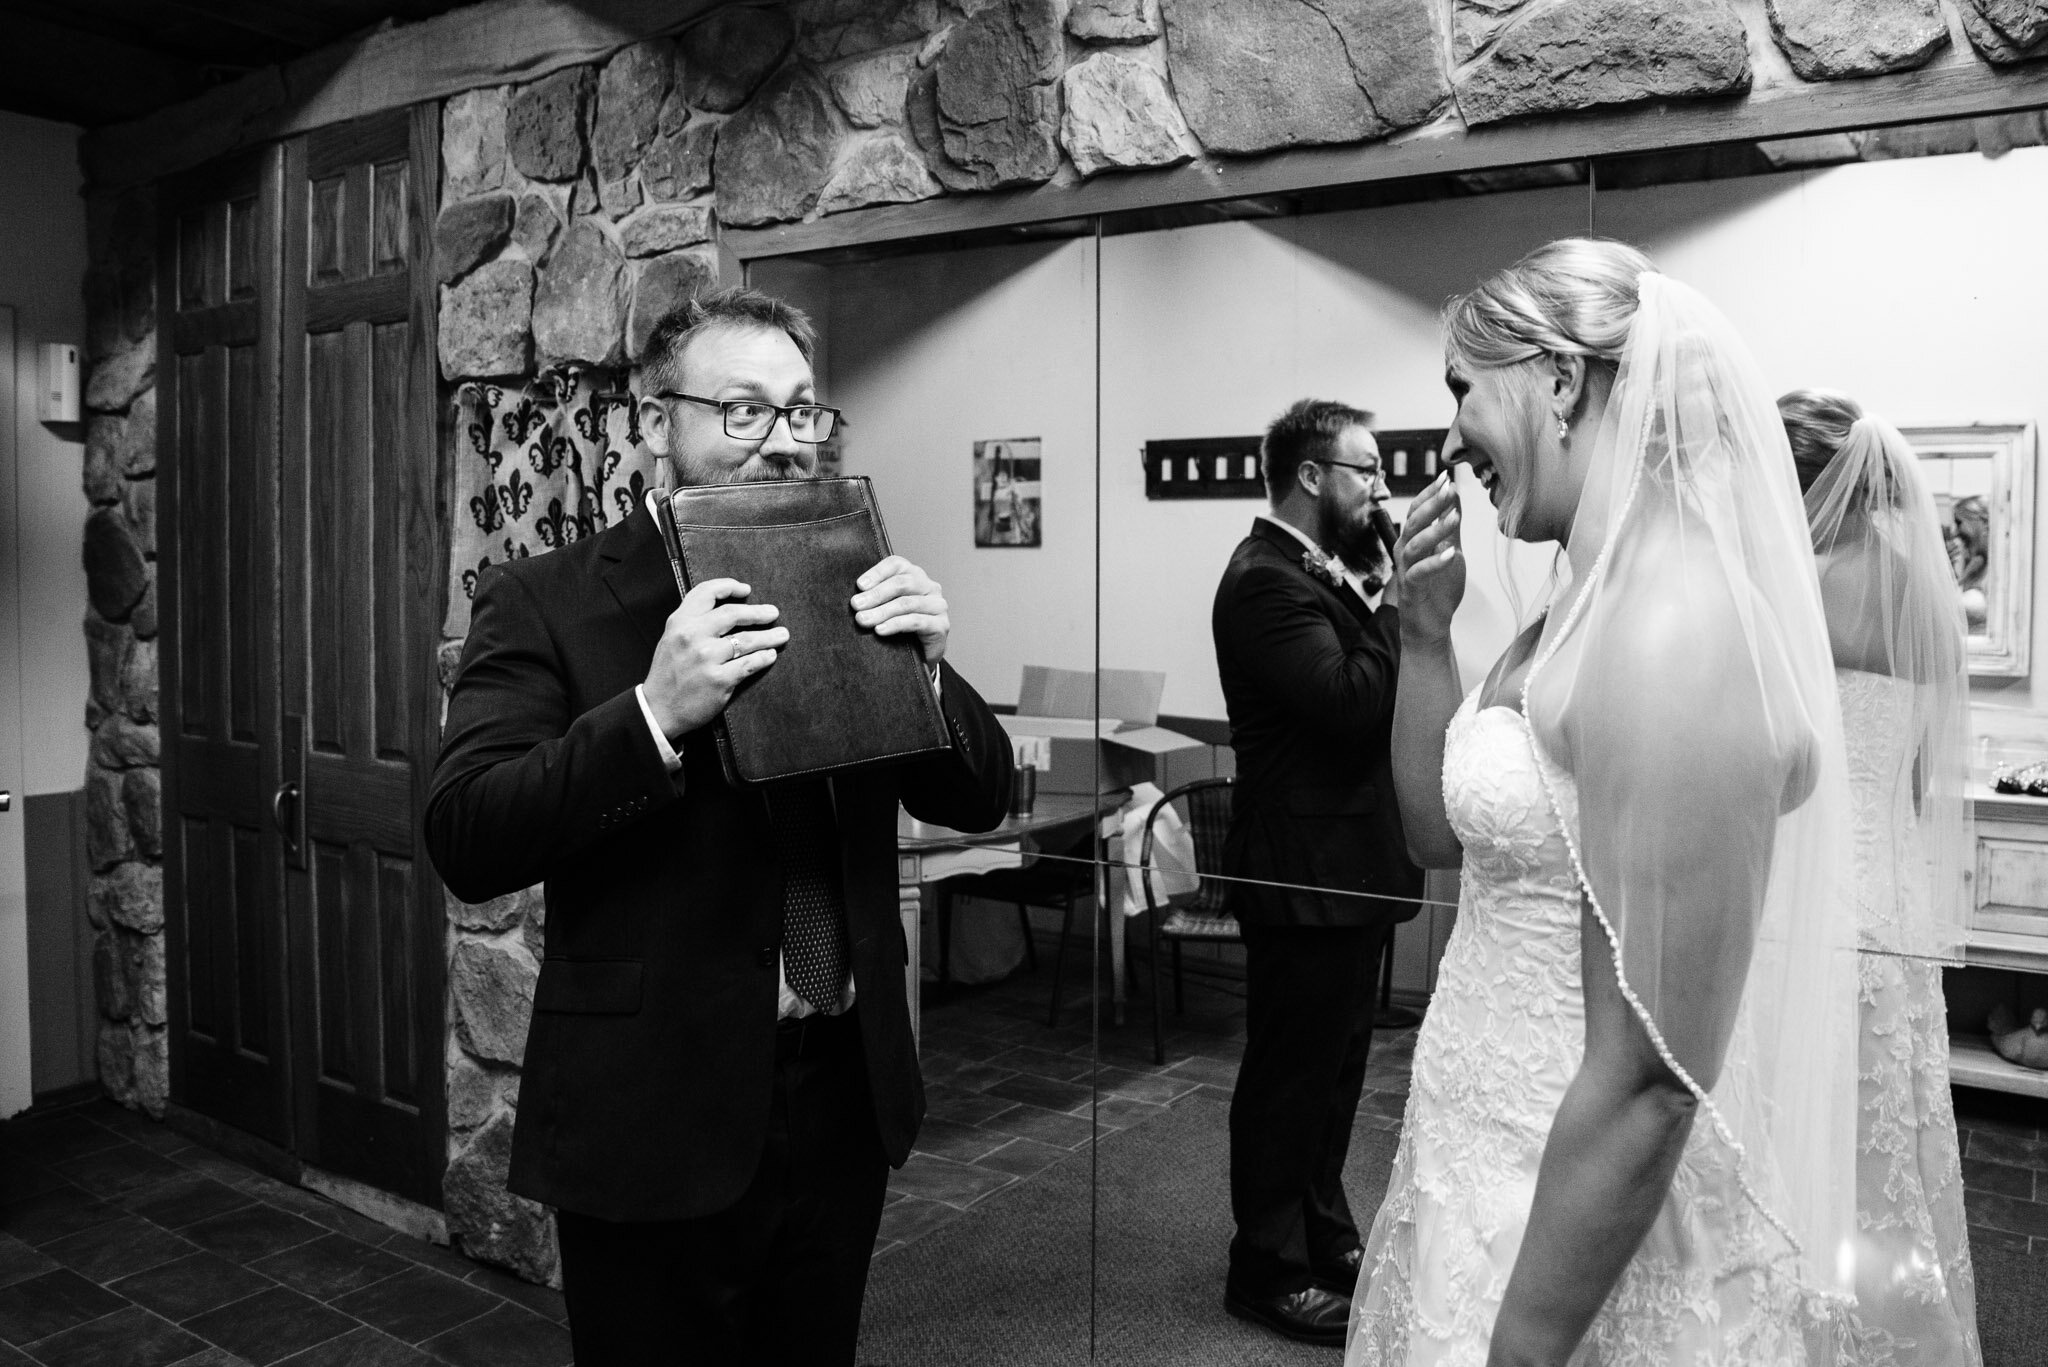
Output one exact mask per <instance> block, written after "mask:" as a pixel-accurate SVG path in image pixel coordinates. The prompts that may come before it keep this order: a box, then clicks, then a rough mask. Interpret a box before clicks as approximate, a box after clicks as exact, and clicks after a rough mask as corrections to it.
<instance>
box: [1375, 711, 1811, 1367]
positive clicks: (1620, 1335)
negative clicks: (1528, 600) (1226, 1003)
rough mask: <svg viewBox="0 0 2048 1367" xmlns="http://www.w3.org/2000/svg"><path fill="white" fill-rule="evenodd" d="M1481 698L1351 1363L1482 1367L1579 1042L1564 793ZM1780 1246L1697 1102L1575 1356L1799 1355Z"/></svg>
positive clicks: (1451, 782)
mask: <svg viewBox="0 0 2048 1367" xmlns="http://www.w3.org/2000/svg"><path fill="white" fill-rule="evenodd" d="M1477 699H1478V691H1477V690H1474V692H1473V693H1472V695H1471V696H1469V697H1467V698H1466V700H1465V703H1464V705H1463V707H1461V708H1460V709H1459V711H1458V713H1457V715H1456V716H1455V717H1454V718H1453V719H1452V721H1451V724H1450V730H1449V732H1448V734H1447V735H1446V737H1445V742H1444V772H1443V787H1444V804H1445V809H1446V812H1447V814H1448V816H1449V818H1450V822H1451V825H1452V827H1453V829H1455V830H1456V832H1457V834H1458V838H1459V840H1460V841H1461V842H1462V844H1463V845H1464V850H1465V859H1464V869H1463V877H1462V883H1463V891H1462V894H1461V897H1460V901H1459V906H1458V919H1457V924H1456V926H1455V928H1454V929H1453V930H1452V932H1451V937H1450V941H1449V943H1448V944H1447V945H1446V946H1445V949H1444V956H1443V961H1442V964H1441V966H1440V968H1439V969H1438V973H1437V986H1436V991H1435V993H1434V995H1433V996H1432V997H1431V999H1430V1004H1429V1012H1428V1014H1427V1015H1426V1016H1425V1017H1424V1019H1423V1023H1422V1029H1421V1033H1420V1035H1419V1037H1418V1038H1417V1040H1416V1046H1415V1062H1414V1071H1413V1078H1412V1082H1411V1084H1410V1091H1409V1097H1408V1109H1407V1114H1406V1117H1405V1119H1404V1122H1403V1125H1402V1130H1401V1139H1400V1145H1399V1148H1398V1150H1397V1152H1396V1155H1395V1158H1394V1169H1393V1174H1392V1176H1391V1177H1390V1178H1389V1180H1388V1185H1387V1195H1386V1200H1385V1203H1384V1204H1383V1205H1382V1206H1381V1207H1380V1211H1379V1216H1378V1218H1377V1219H1376V1220H1375V1221H1374V1222H1373V1227H1372V1233H1371V1235H1370V1237H1369V1238H1368V1239H1367V1242H1366V1247H1365V1259H1364V1263H1363V1266H1362V1268H1361V1270H1360V1274H1359V1285H1358V1287H1357V1291H1356V1295H1355V1297H1354V1299H1353V1308H1352V1317H1351V1328H1350V1336H1349V1341H1348V1343H1347V1346H1346V1351H1345V1359H1344V1360H1345V1363H1346V1367H1423V1365H1424V1364H1445V1365H1446V1367H1484V1363H1485V1361H1486V1354H1487V1344H1488V1340H1489V1339H1490V1338H1491V1336H1492V1332H1493V1321H1494V1317H1495V1315H1496V1314H1497V1313H1498V1312H1499V1310H1500V1304H1501V1296H1502V1293H1503V1292H1504V1291H1505V1290H1506V1289H1507V1284H1508V1276H1509V1274H1510V1273H1511V1272H1512V1271H1513V1270H1514V1266H1515V1256H1516V1253H1517V1252H1518V1250H1519V1249H1520V1246H1521V1240H1522V1233H1523V1230H1524V1227H1525V1226H1526V1224H1527V1222H1528V1217H1529V1207H1530V1202H1531V1200H1532V1198H1533V1197H1534V1194H1535V1190H1536V1173H1537V1167H1538V1165H1539V1163H1540V1162H1541V1160H1542V1157H1543V1146H1544V1142H1545V1140H1546V1139H1547V1138H1548V1136H1549V1133H1550V1125H1551V1120H1552V1118H1553V1117H1554V1116H1555V1115H1556V1113H1557V1109H1558V1105H1559V1103H1560V1102H1561V1101H1562V1100H1563V1097H1564V1093H1565V1089H1566V1087H1567V1086H1568V1085H1569V1084H1570V1083H1571V1080H1572V1077H1573V1075H1574V1074H1575V1073H1576V1072H1577V1071H1578V1066H1579V1059H1580V1055H1581V1053H1582V1051H1583V1049H1584V1045H1585V1009H1584V1001H1583V997H1582V994H1581V987H1580V980H1579V943H1580V941H1579V933H1580V899H1579V887H1578V883H1577V880H1576V878H1575V877H1574V875H1573V869H1572V861H1571V855H1570V851H1569V849H1568V848H1567V845H1566V842H1565V832H1564V828H1563V826H1562V825H1561V824H1560V820H1559V818H1560V815H1561V816H1562V818H1563V820H1564V821H1568V822H1571V823H1573V824H1574V825H1575V824H1576V822H1577V812H1576V802H1577V799H1576V795H1575V789H1574V787H1573V785H1572V780H1571V778H1570V776H1569V775H1567V774H1564V773H1563V772H1561V771H1560V770H1558V769H1557V768H1556V767H1555V766H1554V765H1549V764H1547V763H1545V762H1544V761H1542V760H1540V759H1539V757H1538V755H1537V752H1536V749H1535V746H1534V745H1533V744H1532V741H1531V735H1530V731H1529V728H1528V725H1527V724H1526V723H1525V721H1524V720H1523V718H1522V714H1521V713H1520V712H1519V711H1516V710H1515V709H1513V708H1510V707H1487V708H1480V707H1478V705H1477ZM1539 764H1543V766H1544V767H1543V768H1542V769H1539V767H1538V766H1539ZM1546 774H1547V775H1548V777H1549V780H1550V783H1549V787H1550V789H1551V790H1552V791H1555V792H1556V793H1557V795H1558V807H1559V808H1561V809H1562V811H1561V812H1560V811H1559V810H1557V809H1554V808H1553V806H1552V803H1551V800H1550V795H1549V793H1548V792H1546V785H1545V783H1544V777H1545V775H1546ZM1748 1047H1749V1046H1748V1043H1747V1041H1745V1040H1744V1039H1743V1038H1741V1037H1739V1036H1738V1038H1737V1039H1736V1040H1735V1042H1734V1043H1733V1045H1732V1046H1731V1047H1730V1050H1729V1059H1730V1062H1729V1065H1728V1066H1727V1067H1726V1068H1724V1070H1723V1076H1722V1081H1721V1084H1720V1086H1719V1087H1717V1088H1716V1089H1715V1095H1716V1096H1720V1095H1722V1094H1723V1089H1725V1088H1730V1087H1739V1086H1742V1085H1744V1084H1743V1069H1742V1067H1741V1066H1740V1060H1741V1059H1742V1058H1743V1056H1744V1054H1745V1052H1746V1050H1747V1049H1748ZM1782 1248H1783V1245H1782V1243H1781V1242H1780V1241H1779V1240H1778V1238H1777V1236H1776V1234H1775V1233H1774V1232H1772V1231H1771V1230H1770V1228H1769V1227H1768V1226H1767V1225H1766V1223H1765V1221H1764V1219H1763V1218H1762V1217H1761V1215H1760V1214H1759V1213H1758V1211H1757V1209H1756V1206H1755V1205H1754V1203H1753V1202H1751V1201H1749V1200H1747V1199H1746V1198H1745V1197H1744V1196H1743V1195H1742V1193H1741V1192H1740V1190H1739V1188H1738V1182H1737V1179H1736V1172H1735V1167H1734V1162H1733V1159H1732V1156H1731V1154H1730V1153H1729V1151H1728V1150H1727V1149H1726V1147H1725V1146H1724V1145H1723V1144H1722V1143H1721V1141H1720V1140H1719V1139H1718V1138H1717V1137H1716V1136H1715V1134H1714V1132H1713V1129H1712V1127H1711V1126H1710V1125H1708V1124H1707V1123H1706V1121H1705V1117H1704V1116H1702V1117H1701V1120H1700V1122H1699V1123H1696V1124H1695V1125H1694V1127H1693V1130H1692V1134H1691V1137H1690V1139H1689V1140H1688V1142H1687V1145H1686V1151H1685V1155H1684V1158H1683V1159H1682V1161H1681V1162H1680V1165H1679V1168H1678V1171H1677V1174H1676V1175H1675V1177H1674V1178H1673V1181H1672V1189H1671V1192H1670V1194H1669V1195H1668V1196H1667V1197H1666V1198H1665V1203H1664V1209H1663V1211H1662V1212H1661V1213H1660V1214H1659V1215H1658V1217H1657V1220H1656V1223H1655V1224H1654V1225H1653V1226H1652V1228H1651V1230H1650V1232H1649V1234H1648V1236H1647V1237H1646V1238H1645V1239H1644V1241H1643V1246H1642V1248H1641V1249H1640V1250H1639V1251H1638V1253H1637V1255H1636V1257H1635V1260H1634V1261H1633V1262H1632V1263H1631V1264H1630V1266H1629V1268H1628V1270H1627V1272H1626V1273H1624V1274H1623V1277H1622V1279H1621V1282H1620V1283H1619V1285H1617V1286H1616V1288H1615V1290H1614V1292H1613V1294H1612V1295H1611V1296H1610V1297H1609V1299H1608V1302H1607V1304H1606V1306H1605V1307H1604V1308H1603V1309H1602V1311H1601V1313H1600V1315H1599V1317H1598V1319H1597V1320H1596V1321H1595V1322H1594V1325H1593V1327H1592V1329H1591V1331H1590V1332H1588V1334H1587V1335H1586V1338H1585V1339H1584V1341H1583V1342H1582V1343H1581V1344H1580V1347H1579V1351H1578V1353H1577V1354H1576V1355H1575V1356H1574V1357H1573V1359H1572V1360H1573V1362H1574V1363H1575V1364H1593V1363H1598V1364H1643V1367H1651V1364H1656V1365H1657V1367H1662V1364H1667V1363H1694V1362H1712V1363H1715V1364H1717V1367H1748V1365H1749V1364H1781V1363H1783V1364H1804V1363H1807V1362H1808V1361H1809V1357H1808V1349H1807V1345H1806V1341H1805V1338H1804V1335H1803V1332H1802V1331H1803V1329H1804V1328H1805V1327H1806V1326H1807V1325H1808V1324H1809V1321H1808V1319H1807V1317H1806V1311H1805V1308H1804V1306H1803V1304H1802V1300H1801V1295H1800V1292H1799V1289H1798V1287H1797V1286H1796V1284H1795V1282H1794V1279H1793V1278H1792V1277H1791V1276H1790V1275H1789V1274H1788V1273H1787V1272H1786V1270H1785V1267H1784V1263H1783V1259H1782V1256H1781V1253H1782Z"/></svg>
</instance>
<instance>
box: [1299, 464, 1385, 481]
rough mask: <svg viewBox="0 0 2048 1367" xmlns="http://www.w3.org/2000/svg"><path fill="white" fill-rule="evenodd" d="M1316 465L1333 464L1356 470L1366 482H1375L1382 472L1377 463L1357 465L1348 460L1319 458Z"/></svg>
mask: <svg viewBox="0 0 2048 1367" xmlns="http://www.w3.org/2000/svg"><path fill="white" fill-rule="evenodd" d="M1315 463H1316V464H1317V465H1335V466H1339V467H1341V468H1343V469H1346V470H1356V471H1357V472H1358V476H1359V478H1361V479H1363V480H1365V481H1366V482H1367V483H1368V484H1371V483H1376V482H1377V481H1378V480H1379V478H1380V476H1381V475H1382V474H1383V473H1384V472H1383V471H1382V470H1381V469H1380V467H1379V466H1377V465H1358V464H1355V463H1353V462H1351V461H1348V460H1319V461H1317V462H1315Z"/></svg>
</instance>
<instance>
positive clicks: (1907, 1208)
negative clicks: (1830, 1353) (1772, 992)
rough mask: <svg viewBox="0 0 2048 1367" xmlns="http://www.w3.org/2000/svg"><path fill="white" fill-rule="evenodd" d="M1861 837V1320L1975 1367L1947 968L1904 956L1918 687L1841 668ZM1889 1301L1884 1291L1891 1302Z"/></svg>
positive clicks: (1913, 1361)
mask: <svg viewBox="0 0 2048 1367" xmlns="http://www.w3.org/2000/svg"><path fill="white" fill-rule="evenodd" d="M1836 677H1837V680H1838V682H1839V684H1840V688H1841V696H1842V738H1843V740H1844V742H1845V743H1846V745H1847V747H1848V753H1849V786H1850V795H1851V798H1852V800H1853V803H1854V805H1853V808H1852V812H1853V819H1854V828H1855V833H1856V873H1857V878H1856V914H1857V929H1858V932H1859V937H1860V939H1861V942H1862V946H1863V949H1864V951H1865V952H1864V953H1863V954H1862V955H1861V956H1859V961H1858V975H1857V976H1858V980H1859V983H1858V986H1859V996H1860V1002H1859V1005H1860V1006H1861V1008H1862V1012H1861V1015H1862V1020H1861V1025H1862V1029H1861V1032H1860V1036H1859V1040H1858V1050H1857V1052H1858V1060H1857V1061H1858V1071H1859V1074H1860V1085H1859V1088H1858V1091H1859V1096H1858V1102H1859V1105H1860V1109H1861V1115H1860V1117H1859V1123H1858V1125H1857V1149H1858V1152H1857V1157H1856V1215H1857V1226H1858V1237H1859V1239H1860V1240H1861V1241H1862V1244H1863V1247H1862V1248H1860V1249H1859V1250H1858V1255H1857V1268H1858V1273H1859V1275H1858V1278H1857V1290H1858V1292H1859V1296H1858V1300H1859V1303H1860V1306H1861V1315H1860V1318H1861V1319H1862V1320H1863V1322H1864V1324H1865V1326H1866V1328H1867V1329H1869V1330H1871V1331H1874V1337H1875V1338H1876V1339H1877V1340H1878V1342H1877V1344H1876V1346H1877V1347H1878V1348H1879V1349H1880V1350H1881V1351H1885V1350H1888V1351H1889V1352H1890V1354H1891V1359H1890V1360H1891V1361H1892V1362H1895V1363H1897V1364H1898V1367H1977V1364H1979V1363H1981V1362H1982V1361H1983V1353H1982V1350H1981V1349H1980V1348H1979V1347H1978V1343H1977V1314H1976V1286H1975V1278H1974V1276H1973V1274H1972V1272H1971V1267H1970V1244H1969V1235H1968V1231H1967V1229H1966V1228H1965V1224H1964V1217H1963V1179H1962V1165H1961V1162H1960V1155H1959V1154H1958V1152H1957V1148H1956V1121H1955V1111H1954V1109H1953V1107H1952V1105H1951V1102H1950V1098H1949V1079H1948V1020H1947V1012H1946V1007H1945V1005H1944V1002H1943V998H1942V992H1941V966H1940V965H1939V964H1938V963H1935V962H1933V961H1931V960H1928V959H1924V958H1918V957H1912V956H1910V955H1907V954H1902V953H1900V951H1901V950H1902V949H1909V948H1911V944H1910V934H1909V932H1908V930H1907V928H1908V927H1909V926H1911V925H1913V924H1914V923H1915V922H1916V920H1918V919H1921V918H1919V917H1917V916H1916V915H1915V913H1916V911H1917V910H1918V909H1917V908H1914V907H1910V906H1908V905H1907V904H1906V902H1905V899H1906V898H1908V897H1919V896H1924V895H1925V894H1924V889H1925V881H1924V880H1923V879H1918V878H1905V877H1901V876H1900V874H1901V872H1902V871H1903V870H1906V869H1909V868H1912V867H1914V866H1916V865H1917V864H1918V863H1920V862H1922V861H1924V859H1925V854H1924V852H1923V850H1922V849H1921V843H1920V838H1919V832H1918V829H1917V824H1916V822H1915V820H1914V810H1913V788H1912V781H1913V754H1912V751H1911V748H1910V743H1909V742H1910V738H1911V737H1912V736H1914V735H1915V734H1917V732H1916V729H1915V727H1914V725H1913V708H1914V703H1915V697H1914V694H1915V686H1914V684H1913V683H1912V682H1911V681H1909V680H1905V679H1896V678H1893V677H1891V676H1890V675H1886V674H1868V673H1864V672H1862V671H1860V670H1851V669H1844V670H1840V671H1838V673H1837V675H1836ZM1880 1293H1882V1294H1880Z"/></svg>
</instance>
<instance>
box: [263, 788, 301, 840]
mask: <svg viewBox="0 0 2048 1367" xmlns="http://www.w3.org/2000/svg"><path fill="white" fill-rule="evenodd" d="M298 801H299V785H298V784H296V783H280V784H279V785H278V786H277V792H276V794H275V795H273V796H272V797H271V799H270V820H271V822H272V823H273V824H274V825H276V827H277V830H278V834H280V835H282V836H283V837H284V845H285V849H286V850H287V851H288V852H290V853H291V854H294V855H296V854H297V853H298V850H299V842H298V840H297V838H296V835H297V833H296V832H295V831H294V830H293V827H294V826H295V825H296V823H295V822H294V821H293V819H292V817H288V816H286V815H285V809H284V805H285V803H287V802H289V803H291V804H292V806H293V808H294V811H293V814H292V816H296V815H297V814H298V813H297V811H296V808H297V806H298Z"/></svg>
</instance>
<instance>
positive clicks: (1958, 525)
mask: <svg viewBox="0 0 2048 1367" xmlns="http://www.w3.org/2000/svg"><path fill="white" fill-rule="evenodd" d="M1900 430H1901V431H1902V432H1904V434H1905V437H1906V440H1908V441H1909V442H1911V443H1912V444H1913V449H1914V450H1915V451H1916V452H1918V453H1919V456H1920V465H1921V469H1922V471H1923V472H1924V473H1925V474H1926V477H1927V486H1928V489H1929V491H1930V492H1931V493H1933V495H1934V505H1935V511H1936V512H1937V513H1938V514H1939V515H1940V517H1941V534H1942V539H1943V540H1944V541H1946V542H1947V543H1948V549H1949V560H1950V563H1951V564H1952V565H1953V566H1954V569H1955V574H1956V591H1957V593H1958V594H1959V595H1960V596H1961V598H1962V604H1963V619H1964V621H1965V622H1966V623H1967V625H1968V629H1969V640H1970V672H1971V673H1972V674H1974V675H1978V676H1981V677H1984V678H2008V679H2023V678H2025V677H2026V676H2027V664H2028V659H2029V654H2030V652H2029V650H2028V647H2029V645H2030V643H2031V632H2030V631H2029V630H2028V627H2029V626H2030V625H2031V622H2032V610H2033V584H2034V427H2033V424H2032V423H2004V424H1998V423H1980V424H1974V425H1972V426H1968V427H1905V428H1902V429H1900Z"/></svg>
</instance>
